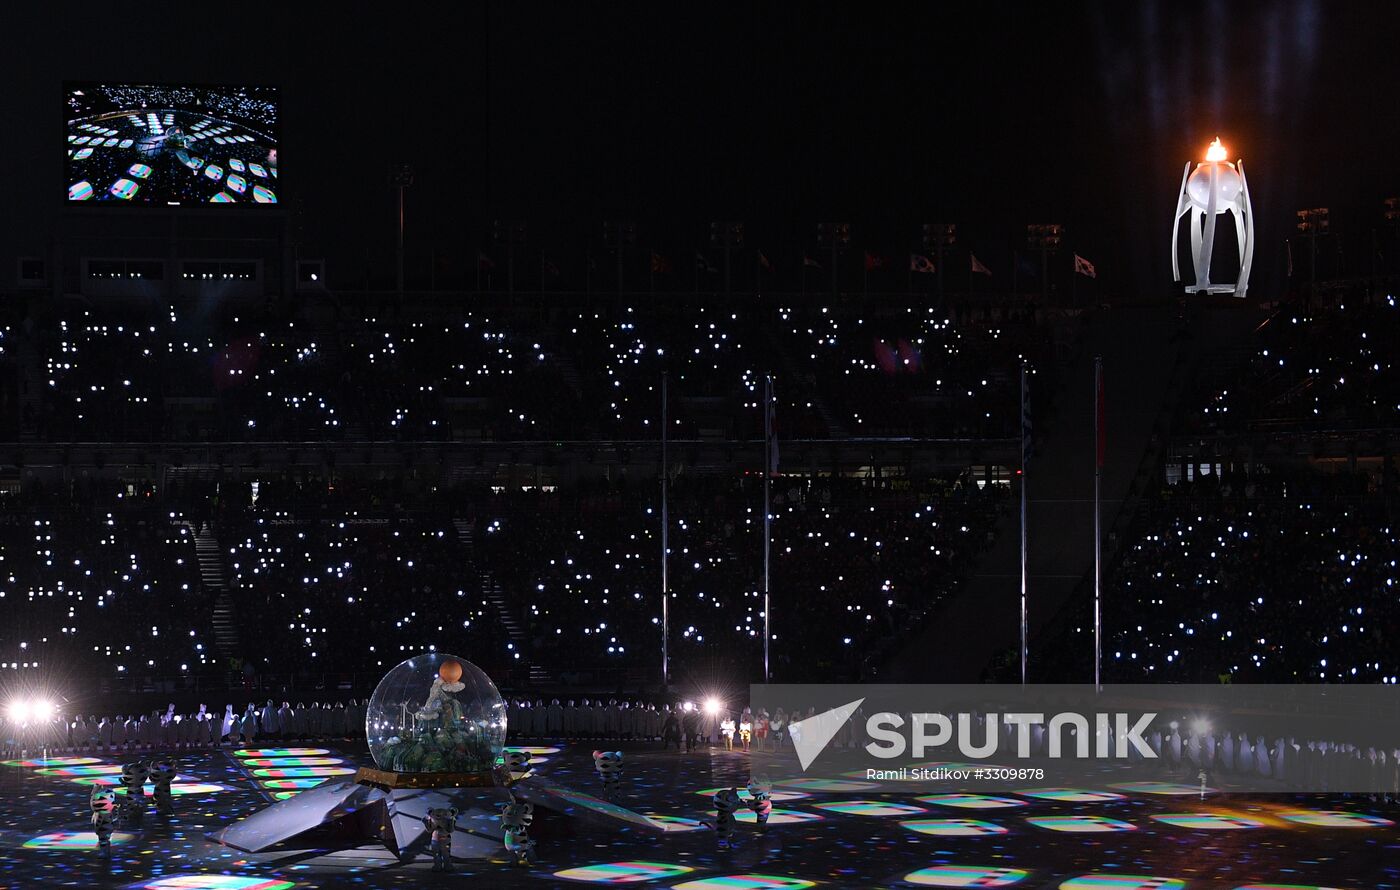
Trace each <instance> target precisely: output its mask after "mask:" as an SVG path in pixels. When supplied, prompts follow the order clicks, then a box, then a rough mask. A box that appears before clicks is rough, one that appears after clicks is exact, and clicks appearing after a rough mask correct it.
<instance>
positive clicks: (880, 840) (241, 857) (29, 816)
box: [0, 740, 1400, 890]
mask: <svg viewBox="0 0 1400 890" xmlns="http://www.w3.org/2000/svg"><path fill="white" fill-rule="evenodd" d="M522 744H526V745H531V746H536V747H539V748H541V749H542V750H541V751H540V752H538V760H539V762H538V763H537V764H536V770H537V772H538V774H539V775H540V776H541V777H542V778H545V779H547V780H548V781H550V782H552V783H554V784H557V785H560V786H564V787H566V788H570V789H574V790H577V791H582V792H585V793H587V794H600V793H601V790H602V789H601V783H600V782H599V780H598V778H597V776H596V774H595V773H594V770H593V763H592V758H591V754H590V752H591V750H592V748H593V747H596V746H595V745H592V744H572V745H571V744H566V743H562V742H552V741H548V740H543V741H527V742H525V743H522ZM608 747H610V748H621V749H622V750H623V751H624V752H626V762H625V767H624V773H623V779H622V783H621V785H620V788H619V792H618V794H617V795H616V797H615V802H616V803H617V804H620V805H622V806H624V807H628V808H630V809H632V810H634V811H636V812H639V813H646V814H649V815H652V816H663V817H668V818H667V819H664V820H663V821H664V822H665V823H666V824H667V827H668V828H669V829H670V830H668V831H667V832H666V833H665V834H656V833H652V832H648V831H642V830H639V829H637V828H635V827H629V826H627V825H626V824H624V823H622V822H616V823H609V821H608V820H606V819H602V820H593V819H590V820H581V819H569V818H565V817H562V816H559V815H557V814H553V813H550V812H547V811H544V810H542V809H537V812H536V821H535V826H534V830H533V831H532V836H533V837H534V839H535V840H536V842H537V844H538V847H537V850H536V861H535V862H534V863H533V864H532V865H530V866H528V867H526V866H514V865H512V864H510V863H509V862H508V861H507V859H506V857H505V855H504V851H501V855H498V856H497V857H496V858H494V859H493V860H489V861H459V862H458V863H457V865H456V871H455V872H454V873H453V874H450V875H441V874H436V873H433V872H432V871H430V865H431V861H430V859H429V858H428V857H427V856H426V854H424V855H420V856H418V857H417V858H416V859H415V860H414V861H411V862H407V863H400V862H399V861H398V860H396V859H395V858H394V857H393V856H392V855H390V854H389V853H388V851H387V850H385V849H384V847H383V846H382V845H379V844H377V843H376V844H366V845H363V846H361V847H358V848H353V849H348V850H338V849H331V848H330V847H326V848H320V849H288V850H278V851H276V852H274V853H269V854H261V855H250V854H246V853H241V852H238V851H236V850H232V849H228V848H225V847H222V846H219V845H218V844H215V843H213V842H211V841H209V840H207V839H206V837H205V834H206V833H207V832H211V831H216V830H218V829H220V828H223V827H225V826H227V825H229V824H230V823H232V822H233V821H235V820H238V819H240V818H243V817H245V816H247V815H250V814H251V813H253V812H256V811H257V810H260V809H262V808H264V807H266V806H269V805H270V804H272V803H273V802H274V800H275V798H276V797H277V796H287V795H291V794H296V793H298V791H299V790H300V788H299V786H308V785H312V784H314V783H316V782H318V781H327V780H332V781H333V780H338V779H342V778H344V777H346V776H348V775H349V774H351V773H353V770H354V768H355V767H356V766H357V765H359V764H361V763H366V762H367V760H368V758H367V755H366V753H365V751H364V749H363V747H362V746H359V745H344V744H342V745H341V746H339V747H336V746H305V745H302V746H298V748H302V749H309V750H296V751H292V750H288V749H272V750H259V751H256V752H254V751H235V750H233V749H227V748H226V749H223V750H220V751H203V752H193V753H191V752H180V753H179V754H178V764H179V772H180V776H181V778H180V779H179V780H177V785H176V791H177V794H178V796H177V797H176V798H175V811H176V814H175V815H174V816H173V817H169V818H166V817H162V816H159V815H157V814H156V813H155V812H154V809H153V808H152V809H151V811H150V812H148V813H147V815H146V817H145V819H144V821H143V824H142V825H141V826H140V827H138V828H133V829H129V830H126V832H125V833H119V834H118V835H116V836H114V846H113V855H112V858H111V859H110V860H104V859H103V858H102V857H101V856H99V855H98V853H97V851H96V850H95V844H94V842H93V837H92V835H91V826H90V824H89V819H88V813H87V797H88V793H89V786H90V784H91V783H92V782H94V781H99V782H101V781H107V777H108V776H110V775H111V769H112V767H113V766H115V765H117V764H120V763H121V762H122V760H123V759H131V758H129V757H128V758H123V757H121V756H120V755H118V756H103V755H100V754H96V755H73V756H72V758H73V759H70V760H66V761H65V760H62V759H61V758H62V756H61V755H55V757H54V758H51V760H53V761H55V762H51V763H49V764H38V763H34V762H29V763H16V762H14V761H9V762H7V763H6V764H5V765H4V766H0V847H2V848H3V854H0V888H40V887H45V888H47V887H121V888H150V890H289V888H302V887H305V888H312V887H358V888H376V887H415V886H438V885H442V886H457V885H460V886H481V887H491V888H496V887H501V888H507V887H535V888H544V887H574V888H580V887H583V886H586V885H587V884H588V883H611V884H619V883H635V884H638V885H640V886H644V887H655V888H662V887H664V888H683V890H705V888H729V890H734V888H746V887H747V888H801V887H913V886H942V887H1002V886H1014V887H1016V888H1026V890H1031V888H1051V887H1065V888H1068V890H1078V888H1116V890H1132V888H1157V890H1172V888H1178V887H1186V888H1193V890H1194V888H1246V887H1247V888H1251V890H1267V888H1280V887H1286V888H1298V887H1302V888H1308V887H1332V888H1343V890H1350V888H1356V890H1360V888H1397V890H1400V829H1398V828H1397V826H1396V824H1395V823H1396V822H1397V821H1400V807H1397V806H1396V805H1395V804H1390V803H1385V802H1381V801H1372V800H1369V799H1367V798H1366V797H1351V798H1343V797H1322V796H1317V795H1306V796H1303V795H1285V794H1278V795H1261V794H1249V795H1234V794H1230V793H1228V792H1221V793H1214V794H1210V795H1208V796H1207V797H1206V799H1205V800H1204V801H1202V800H1201V799H1200V796H1199V794H1198V793H1196V790H1195V789H1192V788H1190V787H1187V786H1172V785H1162V786H1154V785H1151V784H1146V785H1140V786H1137V787H1134V788H1122V787H1118V788H1109V787H1107V786H1105V787H1103V788H1095V789H1088V790H1091V791H1097V792H1111V793H1110V794H1089V795H1083V794H1071V793H1064V792H1063V791H1060V792H1055V791H1051V792H1046V793H1041V794H1031V793H1028V794H1022V793H1009V792H996V793H995V796H992V797H990V798H989V799H979V798H977V797H975V796H973V797H971V798H969V797H959V796H953V795H944V796H941V797H939V796H933V797H930V796H929V795H927V794H926V793H924V792H912V793H910V794H887V793H883V792H884V791H885V790H886V789H888V788H889V786H888V785H886V786H880V789H879V790H871V789H870V788H866V787H862V784H863V783H860V782H858V781H854V780H850V779H844V780H841V781H839V782H833V783H830V784H831V787H827V786H826V785H824V784H823V783H820V782H817V783H814V782H811V781H806V782H803V783H802V784H800V785H794V786H791V787H788V788H786V789H784V788H783V787H782V786H779V787H778V789H777V790H778V791H780V792H785V793H784V794H783V795H780V796H782V797H785V798H786V799H782V800H778V801H777V802H776V804H775V806H776V808H777V809H776V810H775V815H774V818H773V820H772V822H771V823H770V826H769V829H768V831H767V833H766V834H763V835H760V834H759V833H758V832H757V831H756V830H755V826H754V825H753V824H752V813H750V812H749V811H748V810H743V811H741V817H740V818H741V824H740V825H739V832H738V834H737V839H736V843H735V845H734V847H733V848H732V849H724V850H721V849H718V845H717V843H716V837H715V834H714V832H713V831H712V830H710V829H709V828H708V827H706V826H703V825H700V824H698V822H697V821H693V820H700V819H705V818H707V817H708V816H709V809H710V807H709V804H710V801H709V796H708V795H707V794H701V793H699V792H702V791H704V790H706V789H714V788H717V787H722V786H723V787H727V786H730V785H738V786H740V787H742V786H743V785H744V784H745V782H746V781H747V776H748V758H747V757H746V756H745V755H743V754H731V753H726V752H724V751H721V750H718V749H709V748H706V749H704V750H703V752H698V753H695V754H689V755H683V754H677V753H675V752H674V751H672V752H668V753H663V752H660V751H658V750H656V749H655V747H654V746H650V745H645V746H643V745H638V744H633V743H621V744H616V745H609V746H608ZM269 748H271V745H269ZM550 748H557V749H558V750H555V751H550V750H548V749H550ZM59 761H61V762H59ZM949 790H950V791H951V790H954V789H949ZM961 790H966V789H961ZM1024 790H1025V791H1028V792H1030V791H1034V790H1035V789H1029V788H1028V789H1024ZM180 792H184V793H180ZM1083 797H1106V798H1107V799H1097V800H1083V799H1078V800H1076V799H1074V798H1083ZM921 798H925V799H921ZM744 819H747V820H748V822H747V823H745V822H744V821H743V820H744Z"/></svg>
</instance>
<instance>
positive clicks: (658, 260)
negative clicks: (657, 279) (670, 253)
mask: <svg viewBox="0 0 1400 890" xmlns="http://www.w3.org/2000/svg"><path fill="white" fill-rule="evenodd" d="M651 271H652V272H653V273H655V274H657V275H668V274H670V272H671V261H670V260H668V259H666V258H665V257H664V256H662V255H661V254H659V253H657V252H656V251H654V250H653V251H652V252H651Z"/></svg>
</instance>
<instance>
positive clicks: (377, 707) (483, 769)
mask: <svg viewBox="0 0 1400 890" xmlns="http://www.w3.org/2000/svg"><path fill="white" fill-rule="evenodd" d="M365 737H366V738H367V739H368V740H369V753H370V756H372V757H373V758H374V762H375V765H376V766H378V767H379V768H380V769H382V770H387V771H389V772H396V773H489V772H490V771H491V770H492V769H493V767H494V766H495V765H496V763H497V762H498V760H497V759H498V758H499V757H500V755H501V749H502V748H504V747H505V742H506V708H505V702H503V701H502V700H501V693H500V692H499V691H497V689H496V684H495V683H492V682H491V678H490V677H488V676H486V673H485V672H484V671H483V670H481V668H479V667H477V666H476V665H474V664H472V663H471V662H470V661H467V660H466V659H465V658H458V657H457V656H455V655H446V654H443V653H441V652H428V653H424V654H423V655H418V656H415V657H413V658H410V659H408V660H407V661H405V662H402V663H401V664H399V665H397V666H396V667H395V668H394V669H393V670H391V671H389V673H387V674H385V675H384V679H382V680H380V681H379V685H378V686H376V687H375V690H374V695H372V696H371V697H370V700H369V707H368V708H367V709H366V711H365Z"/></svg>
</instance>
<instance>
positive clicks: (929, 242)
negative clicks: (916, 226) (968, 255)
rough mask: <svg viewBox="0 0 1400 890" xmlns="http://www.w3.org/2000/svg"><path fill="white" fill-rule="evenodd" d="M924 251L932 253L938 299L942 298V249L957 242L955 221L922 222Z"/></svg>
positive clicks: (940, 300)
mask: <svg viewBox="0 0 1400 890" xmlns="http://www.w3.org/2000/svg"><path fill="white" fill-rule="evenodd" d="M922 228H923V236H924V238H923V243H924V253H926V254H927V253H932V254H933V255H934V267H933V268H934V272H935V274H937V275H938V299H939V302H942V300H943V251H945V250H948V249H949V248H951V247H952V246H953V245H955V244H957V243H958V227H957V224H956V223H924V224H923V227H922Z"/></svg>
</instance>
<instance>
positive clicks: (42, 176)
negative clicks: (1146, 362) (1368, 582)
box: [0, 0, 1400, 292]
mask: <svg viewBox="0 0 1400 890" xmlns="http://www.w3.org/2000/svg"><path fill="white" fill-rule="evenodd" d="M6 18H7V19H8V22H7V24H8V27H7V28H6V31H7V33H8V35H9V36H10V38H11V41H10V45H9V47H8V48H7V51H6V53H5V54H3V56H2V57H0V71H3V73H4V75H5V82H6V83H8V84H10V89H9V90H8V91H6V93H5V99H4V102H5V106H6V107H5V111H6V115H5V120H6V121H7V123H8V127H7V130H8V133H7V136H8V138H7V139H5V140H4V141H3V143H0V144H3V149H0V151H3V153H4V154H3V159H2V160H3V163H0V170H3V171H4V172H3V173H0V199H2V200H3V202H4V206H5V207H7V208H8V209H9V211H10V212H9V213H7V214H5V218H6V223H5V229H4V230H3V231H4V234H5V235H6V236H7V240H9V241H10V242H11V243H14V244H16V245H17V246H18V251H17V252H22V253H33V252H39V251H41V250H42V248H43V243H44V241H45V240H47V238H48V237H49V234H50V233H51V232H52V230H53V227H52V226H51V225H47V224H41V225H36V224H35V222H36V221H37V220H49V219H54V218H56V217H57V216H58V215H59V214H60V213H62V212H63V211H64V210H65V207H64V205H63V203H62V201H61V200H60V199H61V196H62V194H63V191H64V189H65V187H66V183H64V182H63V174H62V149H63V146H62V141H61V134H62V132H63V126H62V119H63V107H62V102H61V95H62V83H63V81H64V80H108V81H127V82H179V81H192V82H202V83H240V82H243V83H257V84H273V85H278V86H280V87H281V88H282V89H283V118H282V133H283V144H284V146H285V149H284V151H283V157H282V163H283V170H282V174H283V175H282V186H283V189H284V190H285V191H286V193H287V201H288V202H289V203H290V204H291V206H292V207H293V208H294V211H295V215H294V220H295V223H296V226H297V231H298V232H299V233H300V237H301V238H302V240H303V242H304V249H303V253H305V254H308V255H324V256H326V257H327V259H328V262H329V264H330V269H331V276H332V280H333V281H335V282H339V283H341V284H343V285H350V286H358V285H359V284H361V283H362V282H363V281H364V280H365V277H366V275H368V276H369V280H370V281H371V282H372V283H384V282H387V281H388V280H390V279H391V278H392V273H391V269H392V255H393V234H392V233H393V209H392V208H393V202H392V196H391V192H390V189H389V187H388V185H387V172H388V167H389V165H390V163H391V162H392V161H395V160H402V161H406V162H408V163H411V164H412V165H413V167H414V168H415V170H416V173H417V182H416V184H415V185H414V187H413V188H412V189H411V190H410V193H409V206H408V210H409V223H408V237H409V241H410V258H409V263H410V267H411V272H410V275H411V276H415V273H416V272H417V271H418V270H426V268H427V266H428V265H429V259H428V258H429V256H430V255H432V253H433V252H434V251H436V252H437V253H438V254H439V270H440V271H442V273H443V274H444V275H450V274H451V273H450V264H449V263H447V262H446V261H445V260H444V259H443V257H446V256H448V255H450V254H453V253H456V254H457V256H456V257H454V258H453V259H454V260H455V261H456V262H457V263H458V265H459V266H460V267H462V268H465V267H467V266H470V267H473V268H474V265H475V264H474V257H475V252H476V249H477V247H478V246H479V245H481V244H483V243H484V239H485V233H486V232H487V230H488V225H489V220H491V219H493V218H498V217H500V218H525V219H528V220H530V222H531V227H532V228H531V233H530V238H531V245H530V248H529V249H530V251H532V252H535V251H538V250H539V249H541V248H543V249H544V250H546V251H547V252H549V254H550V255H551V257H552V258H553V257H557V258H558V259H557V260H556V262H557V264H558V265H559V266H560V267H561V269H562V270H563V272H564V276H563V278H564V280H565V283H564V284H562V285H561V286H568V284H569V283H572V279H575V278H579V279H581V277H582V272H581V271H580V270H579V269H578V267H579V266H580V265H581V262H582V260H581V253H582V250H583V249H584V247H585V245H586V244H587V241H588V240H589V239H592V240H593V241H597V240H598V239H599V221H600V220H601V219H604V218H609V217H619V218H631V219H635V220H637V222H638V226H639V236H638V239H639V245H640V246H641V247H642V248H643V249H645V248H646V247H649V246H655V247H656V248H657V249H658V250H661V251H662V252H664V253H666V254H668V255H670V256H673V257H677V258H678V259H677V265H680V266H684V267H687V270H688V263H689V256H690V251H691V250H692V249H693V248H694V247H695V246H698V245H700V244H703V243H704V241H705V240H706V239H707V237H708V221H709V220H711V219H742V220H746V221H747V222H748V241H749V244H750V245H751V246H761V247H763V248H764V249H765V251H766V252H767V254H768V255H769V257H770V259H772V260H773V261H774V262H775V263H776V264H779V265H781V266H783V267H784V268H788V267H794V266H795V265H796V264H799V263H800V258H801V253H802V252H803V251H804V250H806V251H813V252H814V251H815V250H816V247H815V243H814V228H813V224H814V223H815V222H817V221H819V220H822V219H839V220H849V221H850V222H852V223H853V224H854V231H855V234H854V238H853V245H852V246H853V248H855V249H856V250H857V251H858V250H859V249H860V248H863V247H870V248H872V249H875V250H877V251H881V252H884V253H887V254H893V255H902V253H903V252H904V251H907V250H908V249H909V247H910V246H911V245H912V242H913V240H914V239H915V237H916V230H917V225H918V224H919V223H920V222H925V221H951V222H957V223H958V224H959V225H960V229H961V234H962V238H963V241H964V242H965V243H967V244H969V245H971V246H972V248H973V249H974V250H975V251H976V252H977V253H978V256H979V258H982V259H983V260H984V261H985V262H986V263H988V265H990V266H992V267H993V269H994V271H997V272H998V273H999V274H1000V273H1001V272H1003V271H1005V270H1006V269H1007V268H1008V267H1009V265H1010V251H1011V248H1012V247H1013V246H1016V245H1018V243H1019V242H1020V240H1021V238H1022V237H1023V232H1024V230H1023V226H1024V224H1025V223H1027V222H1061V223H1064V224H1065V225H1066V227H1067V229H1068V235H1067V242H1068V245H1069V246H1070V247H1072V248H1073V249H1075V250H1077V251H1078V252H1079V253H1082V254H1084V255H1085V256H1088V257H1090V258H1091V259H1092V260H1094V261H1095V262H1096V263H1097V264H1098V267H1099V270H1100V272H1101V274H1102V275H1103V277H1104V283H1105V286H1106V287H1108V288H1110V289H1111V290H1113V291H1121V292H1129V291H1139V292H1165V289H1166V285H1167V281H1168V278H1169V270H1168V267H1167V261H1168V257H1167V253H1166V244H1167V239H1168V237H1169V235H1170V229H1169V224H1170V216H1171V210H1172V207H1173V201H1174V191H1175V188H1176V186H1177V184H1178V182H1179V180H1180V176H1181V168H1182V165H1183V164H1184V163H1185V161H1187V160H1188V159H1190V160H1200V158H1201V156H1202V153H1203V151H1204V148H1205V146H1206V144H1207V143H1208V142H1209V141H1210V139H1211V138H1213V137H1214V136H1216V135H1220V136H1221V137H1222V138H1223V140H1224V142H1225V143H1226V145H1227V147H1228V148H1229V149H1230V152H1231V157H1232V158H1233V157H1237V156H1242V157H1244V159H1245V163H1246V168H1247V170H1248V173H1249V175H1250V187H1251V191H1252V193H1253V196H1254V202H1255V208H1256V211H1257V213H1258V215H1259V219H1260V223H1261V232H1260V236H1261V241H1260V248H1259V251H1260V253H1259V258H1258V260H1257V261H1256V276H1257V278H1256V284H1257V286H1259V287H1260V288H1268V287H1269V286H1270V285H1271V284H1273V285H1277V284H1278V283H1280V279H1281V277H1282V270H1283V265H1284V252H1283V249H1282V238H1283V237H1284V236H1285V235H1287V234H1288V232H1289V231H1291V228H1292V223H1293V211H1294V210H1296V209H1298V208H1299V207H1303V206H1314V205H1317V204H1327V205H1330V206H1331V207H1332V208H1333V226H1334V228H1336V229H1340V230H1349V231H1352V232H1354V233H1356V236H1357V241H1356V245H1357V249H1361V248H1362V246H1363V241H1364V240H1368V239H1369V230H1370V228H1371V227H1372V226H1373V225H1375V224H1377V222H1378V221H1379V215H1380V200H1381V199H1382V198H1383V197H1385V196H1387V195H1392V194H1395V193H1397V192H1400V172H1398V171H1397V158H1398V157H1400V152H1397V148H1400V114H1397V113H1396V112H1397V107H1400V103H1397V99H1396V89H1397V87H1400V52H1397V47H1400V13H1397V12H1396V11H1395V7H1393V6H1389V5H1386V4H1371V3H1341V2H1337V3H1322V2H1317V0H1286V2H1276V3H1226V2H1224V0H1215V2H1204V3H1185V2H1181V3H1178V2H1165V0H1159V2H1143V3H1117V2H1106V3H1055V4H1044V3H977V4H957V5H955V4H948V3H919V4H910V3H898V4H895V3H888V4H878V5H876V4H853V3H847V4H839V5H837V4H830V5H828V4H816V3H796V2H793V3H760V4H751V3H705V4H655V3H627V2H617V3H614V2H609V3H553V4H543V3H531V2H512V3H505V2H495V3H489V4H482V3H479V2H476V3H473V2H465V3H450V4H449V3H442V4H426V3H414V2H409V3H399V4H387V3H374V4H370V3H357V2H348V3H336V4H322V3H315V4H313V3H305V4H302V3H297V4H287V5H285V6H283V7H280V8H276V9H274V8H272V7H269V8H267V9H265V10H258V9H254V8H252V7H249V8H248V9H246V10H233V9H232V8H221V9H219V10H218V11H217V12H214V11H212V10H203V11H201V10H200V9H198V8H197V7H190V6H188V5H184V4H174V3H163V4H147V5H144V6H140V7H119V6H112V5H111V4H98V3H66V4H20V5H16V6H14V7H12V8H10V9H7V14H6ZM1358 262H1359V260H1358ZM457 274H460V275H465V274H466V273H465V272H462V271H461V268H458V269H457ZM681 277H682V284H681V286H682V287H688V281H689V272H688V271H687V272H685V273H684V274H683V275H682V276H681ZM793 281H794V282H795V279H793ZM578 283H579V284H581V281H579V282H578ZM781 283H790V282H781Z"/></svg>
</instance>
